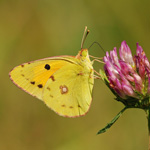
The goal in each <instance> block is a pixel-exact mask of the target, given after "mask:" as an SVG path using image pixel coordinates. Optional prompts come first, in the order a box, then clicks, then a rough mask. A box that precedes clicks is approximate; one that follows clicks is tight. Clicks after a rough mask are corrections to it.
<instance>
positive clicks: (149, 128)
mask: <svg viewBox="0 0 150 150" xmlns="http://www.w3.org/2000/svg"><path fill="white" fill-rule="evenodd" d="M146 114H147V120H148V136H149V144H148V150H150V108H149V109H147V110H146Z"/></svg>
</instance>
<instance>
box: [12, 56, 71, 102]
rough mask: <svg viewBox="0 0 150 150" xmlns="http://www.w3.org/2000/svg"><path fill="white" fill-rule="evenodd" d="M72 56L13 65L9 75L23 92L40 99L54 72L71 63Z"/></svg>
mask: <svg viewBox="0 0 150 150" xmlns="http://www.w3.org/2000/svg"><path fill="white" fill-rule="evenodd" d="M73 59H74V57H71V56H64V57H50V58H45V59H41V60H36V61H33V62H29V63H24V64H22V65H20V66H17V67H15V68H14V69H13V70H12V71H11V72H10V73H9V76H10V78H11V80H12V81H13V83H14V84H16V85H17V86H18V87H19V88H21V89H22V90H24V91H25V92H27V93H29V94H31V95H32V96H35V97H37V98H38V99H41V100H42V93H43V88H44V86H45V84H46V82H47V81H48V79H49V78H50V77H51V78H52V77H53V76H52V74H53V73H54V72H56V71H57V70H59V69H60V68H62V67H63V66H65V65H67V64H70V63H73V62H72V61H73Z"/></svg>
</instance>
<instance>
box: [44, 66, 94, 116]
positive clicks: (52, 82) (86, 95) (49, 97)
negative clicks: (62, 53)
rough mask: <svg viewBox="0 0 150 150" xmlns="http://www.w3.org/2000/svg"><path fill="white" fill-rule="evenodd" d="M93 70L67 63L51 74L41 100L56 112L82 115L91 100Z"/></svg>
mask: <svg viewBox="0 0 150 150" xmlns="http://www.w3.org/2000/svg"><path fill="white" fill-rule="evenodd" d="M93 84H94V79H93V72H92V70H91V72H86V71H85V68H84V67H83V66H80V65H77V64H75V63H69V64H67V65H66V66H64V67H62V68H61V69H59V70H58V71H57V72H55V73H54V74H53V78H51V79H49V80H48V81H47V83H46V85H45V88H44V91H43V101H44V102H45V103H46V105H47V106H48V107H50V108H51V109H52V110H54V111H55V112H56V113H58V114H59V115H62V116H67V117H78V116H82V115H84V114H85V113H86V112H87V111H88V109H89V107H90V104H91V101H92V96H91V95H92V89H93Z"/></svg>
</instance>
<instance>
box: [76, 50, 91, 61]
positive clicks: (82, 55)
mask: <svg viewBox="0 0 150 150" xmlns="http://www.w3.org/2000/svg"><path fill="white" fill-rule="evenodd" d="M76 58H78V59H83V60H84V59H86V58H88V59H89V54H88V49H82V50H81V51H79V53H78V55H77V56H76Z"/></svg>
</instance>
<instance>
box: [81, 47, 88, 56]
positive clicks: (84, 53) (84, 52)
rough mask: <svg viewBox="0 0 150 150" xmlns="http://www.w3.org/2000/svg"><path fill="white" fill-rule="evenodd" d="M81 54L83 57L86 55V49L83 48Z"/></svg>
mask: <svg viewBox="0 0 150 150" xmlns="http://www.w3.org/2000/svg"><path fill="white" fill-rule="evenodd" d="M81 55H82V56H83V57H86V56H87V55H88V52H87V50H86V49H85V50H83V51H82V53H81Z"/></svg>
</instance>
